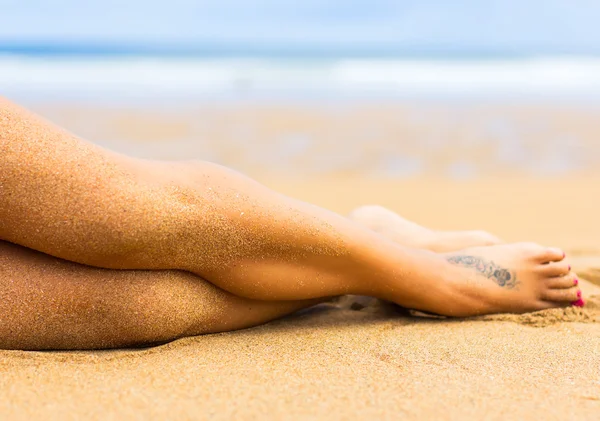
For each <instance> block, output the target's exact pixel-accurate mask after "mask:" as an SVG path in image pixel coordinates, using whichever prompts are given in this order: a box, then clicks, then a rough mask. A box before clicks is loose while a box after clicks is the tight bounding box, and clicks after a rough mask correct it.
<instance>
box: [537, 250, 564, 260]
mask: <svg viewBox="0 0 600 421" xmlns="http://www.w3.org/2000/svg"><path fill="white" fill-rule="evenodd" d="M565 256H566V255H565V252H564V251H563V250H562V249H559V248H555V247H547V248H545V249H544V250H543V251H542V253H541V254H540V255H539V256H538V257H539V258H540V260H541V261H542V262H561V261H563V260H564V259H565Z"/></svg>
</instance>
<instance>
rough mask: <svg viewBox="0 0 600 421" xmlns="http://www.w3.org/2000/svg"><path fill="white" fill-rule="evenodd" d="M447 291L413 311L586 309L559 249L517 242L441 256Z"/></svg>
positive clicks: (465, 313)
mask: <svg viewBox="0 0 600 421" xmlns="http://www.w3.org/2000/svg"><path fill="white" fill-rule="evenodd" d="M442 256H443V257H444V259H445V260H446V268H445V269H443V272H444V275H447V276H445V277H446V278H447V281H448V282H444V283H441V285H442V288H443V285H448V289H447V290H445V289H444V290H442V291H443V293H440V294H435V293H434V294H430V295H431V299H430V301H429V302H427V299H426V298H427V297H423V298H424V300H423V303H422V304H420V305H419V304H417V306H415V307H414V308H416V309H419V310H425V311H432V312H435V313H438V314H443V315H447V316H461V317H465V316H474V315H481V314H491V313H526V312H531V311H537V310H543V309H547V308H552V307H565V306H569V305H575V306H579V307H582V306H583V305H584V302H583V299H582V297H581V290H580V289H579V287H578V282H579V281H578V280H577V277H576V275H575V273H573V272H572V271H571V267H570V266H569V264H568V263H567V262H566V261H565V254H564V252H563V251H562V250H560V249H555V248H548V247H542V246H539V245H537V244H531V243H519V244H505V245H499V246H492V247H475V248H468V249H465V250H462V251H460V252H453V253H447V254H443V255H442Z"/></svg>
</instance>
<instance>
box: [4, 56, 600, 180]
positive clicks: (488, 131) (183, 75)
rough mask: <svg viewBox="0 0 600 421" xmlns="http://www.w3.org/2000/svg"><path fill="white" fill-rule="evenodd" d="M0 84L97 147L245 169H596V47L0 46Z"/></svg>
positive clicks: (429, 172) (454, 174)
mask: <svg viewBox="0 0 600 421" xmlns="http://www.w3.org/2000/svg"><path fill="white" fill-rule="evenodd" d="M0 94H2V95H5V96H7V97H9V98H11V99H13V100H15V101H17V102H20V103H22V104H24V105H26V106H28V107H30V108H32V109H33V110H34V111H37V112H39V113H41V114H42V115H44V116H46V117H47V118H49V119H51V120H52V121H54V122H56V123H57V124H59V125H61V126H63V127H66V128H68V129H69V130H71V131H73V132H75V133H77V134H78V135H81V136H83V137H84V138H87V139H90V140H92V141H94V142H96V143H99V144H101V145H103V146H106V147H108V148H110V149H113V150H116V151H120V152H124V153H127V154H131V155H135V156H139V157H142V158H157V159H189V158H194V159H208V160H211V161H214V162H218V163H221V164H223V165H227V166H230V167H233V168H236V169H239V170H241V171H243V172H246V173H249V174H255V175H258V174H262V173H265V172H268V173H276V174H282V175H300V174H302V175H310V174H313V175H320V174H324V173H326V174H355V175H359V176H363V175H375V176H385V177H395V178H397V177H400V178H402V177H413V176H425V175H426V176H441V177H450V178H459V179H465V178H466V179H470V178H476V177H479V176H502V177H504V176H507V175H532V176H567V175H570V174H581V173H585V174H588V173H590V174H592V173H593V174H597V173H600V168H599V167H598V165H597V162H600V142H599V141H598V139H599V138H600V119H599V118H598V115H599V114H598V113H599V110H600V107H599V105H600V57H596V56H557V55H554V56H550V55H548V56H535V55H528V56H523V55H522V56H506V55H504V56H503V55H498V56H494V55H479V56H477V55H471V56H464V55H463V56H448V55H445V56H439V55H438V56H436V55H431V56H427V55H418V56H416V55H412V56H401V55H393V54H380V55H377V54H359V53H356V54H313V55H311V54H297V55H294V54H283V53H281V52H278V53H272V54H264V53H263V54H254V55H252V54H250V55H249V54H239V55H236V54H214V53H211V54H157V53H152V54H150V53H147V52H139V51H138V52H133V53H132V52H131V51H118V52H114V51H112V52H111V51H97V50H96V51H89V50H85V49H84V50H81V51H72V50H71V51H68V52H65V51H46V50H41V51H39V50H36V51H32V50H27V51H16V50H12V51H10V52H7V51H4V53H0Z"/></svg>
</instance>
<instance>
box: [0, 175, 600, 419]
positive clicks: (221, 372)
mask: <svg viewBox="0 0 600 421" xmlns="http://www.w3.org/2000/svg"><path fill="white" fill-rule="evenodd" d="M254 175H255V176H257V177H258V178H259V179H260V180H261V181H263V182H265V183H267V184H268V185H270V186H271V187H273V188H275V189H278V190H280V191H283V192H285V193H288V194H291V195H294V196H296V197H299V198H302V199H305V200H309V201H311V202H314V203H317V204H319V205H322V206H325V207H328V208H330V209H332V210H335V211H338V212H340V213H346V212H348V211H349V210H350V209H351V208H352V207H353V206H356V205H359V204H364V203H381V204H383V205H386V206H388V207H390V208H392V209H393V210H396V211H399V212H401V213H402V214H403V215H404V216H406V217H409V218H412V219H415V220H417V221H418V222H420V223H423V224H426V225H430V226H432V227H434V228H438V229H462V228H480V229H486V230H489V231H492V232H494V233H496V234H497V235H499V236H501V237H502V238H504V239H506V240H507V241H520V240H534V241H539V242H543V243H545V244H548V245H555V246H560V247H564V248H565V249H566V250H567V252H568V254H569V258H570V259H571V262H572V264H573V266H574V268H575V270H576V271H578V272H579V274H580V275H581V277H582V279H585V280H582V282H581V286H582V290H583V292H584V298H585V299H586V301H587V306H586V307H585V308H583V309H576V308H568V309H555V310H548V311H542V312H538V313H531V314H527V315H519V316H517V315H497V316H487V317H480V318H473V319H468V320H451V319H439V318H429V317H415V316H411V315H408V314H406V313H405V312H401V311H400V312H399V311H398V310H397V309H395V308H393V307H392V306H390V305H387V304H385V303H381V302H379V301H376V300H364V299H360V298H353V297H349V298H345V299H343V300H340V301H338V302H336V303H332V304H326V305H321V306H319V307H317V308H314V309H311V310H308V311H305V312H303V313H301V314H297V315H294V316H291V317H288V318H286V319H283V320H279V321H275V322H272V323H270V324H267V325H264V326H260V327H257V328H253V329H248V330H243V331H238V332H231V333H224V334H215V335H206V336H202V337H195V338H186V339H182V340H178V341H174V342H171V343H169V344H166V345H163V346H158V347H154V348H149V349H140V350H117V351H101V352H20V351H0V419H1V420H13V419H14V420H29V419H39V420H70V419H73V420H78V419H89V420H96V419H97V420H106V419H118V420H134V419H149V420H164V419H178V420H179V419H181V420H183V419H194V420H196V419H197V420H203V419H215V420H220V419H261V420H278V419H286V420H287V419H327V420H336V419H340V420H341V419H402V420H423V419H440V420H454V419H456V420H462V419H478V420H479V419H482V420H483V419H485V420H488V419H489V420H500V419H506V420H513V419H522V420H538V419H544V420H565V419H566V420H568V419H573V420H575V419H577V420H597V419H599V417H600V222H598V209H599V207H600V195H598V192H599V190H600V189H599V187H598V186H600V178H597V177H594V176H582V175H565V176H562V177H560V178H552V177H550V178H548V177H546V178H535V177H525V176H524V175H522V174H516V175H515V176H513V177H502V178H498V177H496V178H489V177H488V178H485V179H481V180H477V181H451V180H449V179H447V178H446V179H442V178H432V179H424V178H422V177H419V178H410V179H406V180H404V181H398V180H393V179H389V178H386V179H383V178H375V177H373V176H369V177H360V176H356V174H352V175H348V174H338V175H336V176H333V175H332V176H327V177H319V178H310V179H300V178H298V177H296V178H293V179H291V178H286V177H283V176H279V177H273V176H272V175H271V174H262V173H261V171H259V169H256V171H255V173H254ZM357 303H360V304H357Z"/></svg>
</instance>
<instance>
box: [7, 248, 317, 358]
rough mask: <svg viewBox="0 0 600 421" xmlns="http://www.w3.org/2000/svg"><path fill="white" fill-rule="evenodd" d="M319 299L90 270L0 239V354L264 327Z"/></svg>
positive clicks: (161, 274) (159, 274) (167, 275)
mask: <svg viewBox="0 0 600 421" xmlns="http://www.w3.org/2000/svg"><path fill="white" fill-rule="evenodd" d="M320 301H323V300H308V301H284V302H275V301H256V300H250V299H247V298H240V297H236V296H234V295H232V294H230V293H228V292H225V291H223V290H221V289H219V288H217V287H215V286H214V285H212V284H211V283H209V282H206V281H204V280H203V279H201V278H198V277H197V276H194V275H192V274H191V273H187V272H182V271H143V270H132V271H123V270H111V269H98V268H93V267H89V266H84V265H80V264H77V263H73V262H68V261H65V260H61V259H57V258H55V257H51V256H48V255H45V254H43V253H39V252H36V251H33V250H30V249H27V248H24V247H20V246H17V245H14V244H10V243H6V242H1V241H0V320H1V321H2V322H1V323H0V349H94V348H95V349H99V348H115V347H130V346H138V345H149V344H152V343H158V342H165V341H169V340H173V339H176V338H179V337H182V336H190V335H199V334H203V333H213V332H224V331H229V330H236V329H242V328H246V327H250V326H255V325H258V324H261V323H265V322H267V321H269V320H273V319H275V318H278V317H281V316H283V315H285V314H289V313H292V312H294V311H296V310H299V309H301V308H305V307H310V306H312V305H314V304H316V303H318V302H320Z"/></svg>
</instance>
